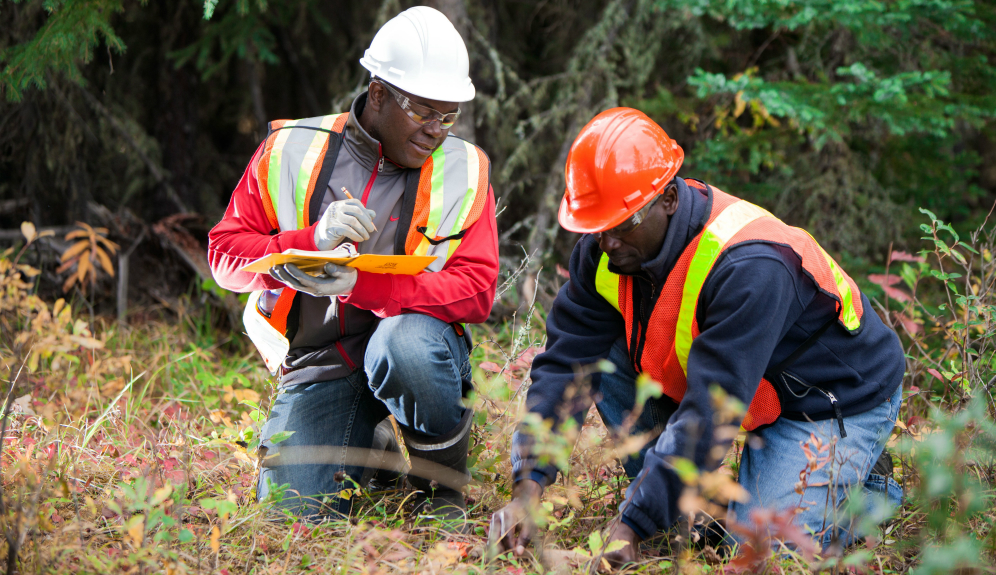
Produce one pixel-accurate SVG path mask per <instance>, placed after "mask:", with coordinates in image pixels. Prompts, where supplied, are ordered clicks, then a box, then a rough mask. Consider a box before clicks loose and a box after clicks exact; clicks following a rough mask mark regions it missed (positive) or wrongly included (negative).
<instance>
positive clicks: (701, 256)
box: [674, 200, 771, 375]
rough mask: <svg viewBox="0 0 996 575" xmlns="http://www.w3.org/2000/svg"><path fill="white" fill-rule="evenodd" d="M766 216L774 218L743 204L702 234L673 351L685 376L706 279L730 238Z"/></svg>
mask: <svg viewBox="0 0 996 575" xmlns="http://www.w3.org/2000/svg"><path fill="white" fill-rule="evenodd" d="M765 216H771V214H770V213H768V211H767V210H765V209H763V208H759V207H757V206H755V205H754V204H751V203H749V202H745V201H742V200H741V201H738V202H736V203H734V204H732V205H730V206H729V207H727V208H726V209H725V210H723V211H722V212H720V214H719V215H718V216H716V219H715V220H713V222H712V223H711V224H709V225H708V226H706V229H705V230H703V231H702V235H701V236H700V238H699V245H698V247H696V249H695V255H693V256H692V261H691V262H689V264H688V275H686V276H685V283H684V287H683V289H682V292H681V307H680V308H679V309H678V323H677V325H676V326H675V335H674V351H675V354H676V355H677V356H678V363H680V364H681V369H682V371H684V372H685V375H688V353H689V352H690V351H691V349H692V339H693V336H692V325H693V324H694V321H695V309H696V307H698V302H699V295H700V294H701V293H702V286H703V285H704V284H705V280H706V277H707V276H708V275H709V272H710V271H711V270H712V266H713V264H715V263H716V260H717V259H719V254H721V253H722V252H723V247H724V246H726V243H727V242H729V241H730V238H732V237H733V236H735V235H736V233H737V232H739V231H740V230H742V229H743V228H744V226H746V225H747V224H749V223H751V222H753V221H754V220H756V219H758V218H762V217H765Z"/></svg>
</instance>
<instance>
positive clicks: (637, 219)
mask: <svg viewBox="0 0 996 575" xmlns="http://www.w3.org/2000/svg"><path fill="white" fill-rule="evenodd" d="M660 199H661V194H657V195H656V196H654V199H652V200H650V203H648V204H647V205H645V206H643V207H642V208H640V209H639V210H637V212H636V213H635V214H633V215H632V216H630V217H629V219H628V220H625V221H624V222H623V223H621V224H619V225H618V226H616V227H614V228H610V229H607V230H605V231H604V232H600V233H601V234H604V235H607V236H609V237H610V238H615V239H617V240H618V239H622V238H624V237H626V236H628V235H629V234H631V233H633V232H635V231H636V228H638V227H640V224H642V223H643V220H645V219H646V217H647V214H648V213H649V212H650V208H652V207H654V204H656V203H657V202H658V201H659V200H660Z"/></svg>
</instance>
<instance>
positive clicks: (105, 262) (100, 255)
mask: <svg viewBox="0 0 996 575" xmlns="http://www.w3.org/2000/svg"><path fill="white" fill-rule="evenodd" d="M94 253H96V254H97V259H98V260H100V267H102V268H104V271H105V272H107V275H109V276H111V277H114V266H113V265H111V258H109V257H107V254H105V253H104V250H102V249H100V247H95V248H94Z"/></svg>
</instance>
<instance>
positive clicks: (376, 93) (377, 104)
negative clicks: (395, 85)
mask: <svg viewBox="0 0 996 575" xmlns="http://www.w3.org/2000/svg"><path fill="white" fill-rule="evenodd" d="M386 96H387V89H386V88H384V86H383V85H382V84H381V83H380V82H373V81H371V82H370V84H369V85H368V86H367V106H370V109H371V110H373V111H374V112H380V110H381V108H383V107H384V102H385V99H384V98H385V97H386Z"/></svg>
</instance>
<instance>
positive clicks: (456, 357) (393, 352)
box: [364, 314, 470, 436]
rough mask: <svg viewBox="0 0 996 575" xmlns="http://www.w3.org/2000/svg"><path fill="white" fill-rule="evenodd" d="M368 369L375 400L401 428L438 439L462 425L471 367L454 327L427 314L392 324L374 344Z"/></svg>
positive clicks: (384, 323) (383, 327)
mask: <svg viewBox="0 0 996 575" xmlns="http://www.w3.org/2000/svg"><path fill="white" fill-rule="evenodd" d="M364 363H365V365H366V372H367V379H368V381H369V385H370V389H371V390H372V391H373V392H374V396H375V397H377V399H379V400H381V401H382V402H383V403H384V405H385V406H387V409H388V410H389V411H390V412H391V413H392V414H393V415H394V416H395V419H397V421H398V423H399V424H400V425H402V426H404V427H407V428H410V429H413V430H415V431H419V432H422V433H426V434H428V435H431V436H436V435H443V434H445V433H446V432H448V431H449V430H451V429H452V428H453V427H454V426H456V424H457V423H458V422H459V421H460V417H461V416H462V414H463V405H462V403H461V399H462V397H463V387H464V385H463V383H464V380H465V379H469V377H470V361H469V357H468V353H467V344H466V342H465V340H464V339H463V337H462V336H459V335H457V333H456V331H455V330H454V328H453V326H451V325H450V324H448V323H446V322H444V321H442V320H439V319H436V318H434V317H430V316H427V315H422V314H404V315H399V316H394V317H390V318H387V319H385V320H383V321H381V322H380V324H379V325H378V326H377V329H376V330H375V331H374V334H373V336H372V337H371V338H370V343H369V345H368V346H367V352H366V356H365V357H364Z"/></svg>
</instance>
